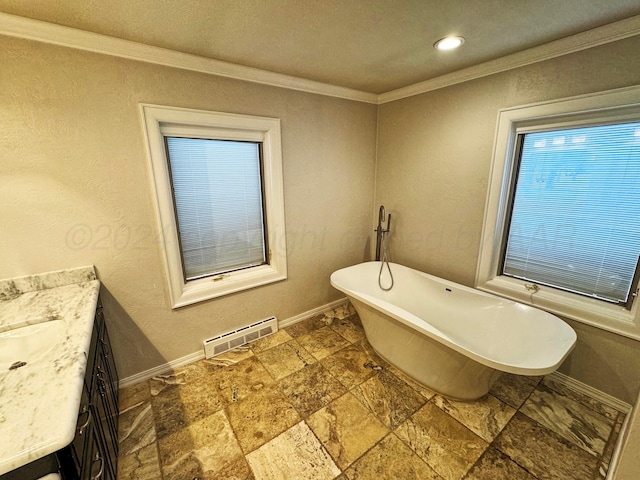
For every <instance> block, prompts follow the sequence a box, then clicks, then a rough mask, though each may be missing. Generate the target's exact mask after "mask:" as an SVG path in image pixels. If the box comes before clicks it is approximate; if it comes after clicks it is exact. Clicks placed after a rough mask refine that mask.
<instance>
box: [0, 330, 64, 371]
mask: <svg viewBox="0 0 640 480" xmlns="http://www.w3.org/2000/svg"><path fill="white" fill-rule="evenodd" d="M64 333H65V324H64V321H62V320H51V321H48V322H42V323H37V324H35V325H27V326H26V327H20V328H14V329H13V330H8V331H6V332H2V333H0V374H3V373H6V372H7V371H9V370H17V369H19V368H21V367H23V366H25V365H29V364H30V363H34V362H37V361H38V360H40V359H42V358H46V357H47V354H48V353H49V352H50V350H52V349H53V348H54V347H56V346H57V345H58V344H59V343H60V340H62V336H63V335H64Z"/></svg>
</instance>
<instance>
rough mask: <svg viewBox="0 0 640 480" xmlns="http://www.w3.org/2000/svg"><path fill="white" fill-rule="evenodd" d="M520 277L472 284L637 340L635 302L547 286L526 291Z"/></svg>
mask: <svg viewBox="0 0 640 480" xmlns="http://www.w3.org/2000/svg"><path fill="white" fill-rule="evenodd" d="M525 283H527V282H523V281H521V280H516V279H512V278H509V277H495V278H493V279H490V280H488V281H487V282H485V283H483V284H480V285H478V286H477V287H476V288H478V290H482V291H484V292H488V293H493V294H495V295H499V296H501V297H505V298H508V299H510V300H514V301H516V302H520V303H524V304H526V305H531V306H532V307H536V308H540V309H542V310H546V311H548V312H549V313H552V314H554V315H557V316H560V317H564V318H568V319H570V320H575V321H577V322H580V323H584V324H587V325H591V326H593V327H596V328H600V329H602V330H606V331H609V332H612V333H616V334H618V335H622V336H625V337H629V338H632V339H634V340H640V326H639V325H638V321H637V319H636V317H637V312H638V306H637V305H635V306H634V307H633V309H632V310H627V309H625V308H624V307H621V306H618V305H609V304H606V303H604V302H602V301H601V300H596V299H591V298H587V297H582V296H578V295H573V294H571V293H567V292H562V291H560V290H556V289H553V288H550V287H545V286H544V285H543V286H540V289H539V290H538V291H537V292H532V291H528V290H527V289H526V288H525Z"/></svg>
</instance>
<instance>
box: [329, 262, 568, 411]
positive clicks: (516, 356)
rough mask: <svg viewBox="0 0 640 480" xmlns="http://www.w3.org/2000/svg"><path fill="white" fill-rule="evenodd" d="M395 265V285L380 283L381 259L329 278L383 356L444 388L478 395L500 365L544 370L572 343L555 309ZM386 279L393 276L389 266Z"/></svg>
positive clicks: (455, 394)
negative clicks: (540, 307) (349, 302)
mask: <svg viewBox="0 0 640 480" xmlns="http://www.w3.org/2000/svg"><path fill="white" fill-rule="evenodd" d="M390 267H391V271H392V272H393V278H394V280H395V284H394V286H393V288H392V289H391V290H390V291H383V290H382V289H381V288H380V287H379V286H378V272H379V271H380V262H368V263H361V264H358V265H354V266H352V267H347V268H343V269H341V270H338V271H336V272H334V273H333V274H332V275H331V285H333V286H334V287H335V288H337V289H338V290H341V291H342V292H344V293H345V294H346V295H347V296H348V297H349V300H350V301H351V303H352V304H353V306H354V307H355V309H356V311H357V312H358V315H359V316H360V320H361V321H362V325H363V327H364V330H365V333H366V336H367V340H368V341H369V343H370V344H371V346H372V347H373V348H374V349H375V350H376V351H377V352H378V353H379V354H380V355H381V356H382V357H383V358H384V359H386V360H387V361H388V362H390V363H391V364H393V365H395V366H396V367H398V368H399V369H401V370H402V371H404V372H405V373H406V374H408V375H409V376H411V377H413V378H414V379H416V380H418V381H419V382H421V383H423V384H424V385H425V386H427V387H429V388H431V389H433V390H435V391H437V392H439V393H442V394H443V395H446V396H449V397H451V398H456V399H461V400H473V399H476V398H480V397H481V396H483V395H485V394H486V393H487V392H488V391H489V389H490V388H491V385H492V384H493V382H494V381H495V380H496V379H497V378H498V377H499V376H500V374H501V372H510V373H515V374H520V375H546V374H548V373H551V372H553V371H555V370H556V369H557V368H558V367H559V366H560V364H561V363H562V362H563V360H564V359H565V358H566V357H567V355H568V354H569V352H571V350H572V349H573V347H574V345H575V342H576V333H575V332H574V331H573V329H572V328H571V327H570V326H569V325H567V324H566V323H565V322H563V321H562V320H560V319H559V318H558V317H555V316H554V315H551V314H550V313H547V312H544V311H542V310H539V309H537V308H534V307H530V306H528V305H523V304H520V303H516V302H512V301H510V300H505V299H502V298H500V297H497V296H495V295H491V294H488V293H484V292H481V291H479V290H475V289H473V288H469V287H465V286H463V285H459V284H457V283H453V282H449V281H446V280H443V279H441V278H438V277H434V276H432V275H429V274H426V273H423V272H419V271H417V270H413V269H410V268H407V267H404V266H402V265H398V264H394V263H391V264H390ZM382 281H383V286H385V287H386V286H388V285H389V283H390V279H389V274H388V271H387V268H386V266H385V268H384V270H383V274H382Z"/></svg>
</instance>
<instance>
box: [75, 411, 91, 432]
mask: <svg viewBox="0 0 640 480" xmlns="http://www.w3.org/2000/svg"><path fill="white" fill-rule="evenodd" d="M85 413H86V414H87V421H86V422H84V424H83V425H81V426H80V428H78V429H77V430H78V435H83V434H84V429H85V428H87V427H88V426H89V424H90V423H91V408H89V406H88V405H87V407H86V408H85V409H84V410H83V411H82V412H80V414H79V415H78V418H79V417H80V415H84V414H85Z"/></svg>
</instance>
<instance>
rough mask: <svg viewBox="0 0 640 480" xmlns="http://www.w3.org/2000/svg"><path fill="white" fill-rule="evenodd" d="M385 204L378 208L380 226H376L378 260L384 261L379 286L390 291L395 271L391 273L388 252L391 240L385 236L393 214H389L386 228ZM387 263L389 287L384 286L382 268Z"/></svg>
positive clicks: (379, 276)
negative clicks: (384, 225)
mask: <svg viewBox="0 0 640 480" xmlns="http://www.w3.org/2000/svg"><path fill="white" fill-rule="evenodd" d="M385 213H386V212H385V211H384V205H380V210H378V228H376V230H375V231H376V261H377V262H380V261H381V262H382V263H381V264H380V272H379V274H378V286H379V287H380V288H381V289H382V290H384V291H389V290H391V289H392V288H393V283H394V282H393V273H391V266H390V265H389V257H388V252H387V244H388V242H389V239H388V237H386V236H385V234H386V233H389V230H390V229H391V214H389V215H388V216H387V222H386V223H387V228H386V229H385V228H384V227H383V226H382V224H383V223H385V221H384V217H385ZM385 264H386V265H387V270H389V278H390V280H391V283H390V285H389V286H388V287H384V286H382V270H383V269H384V266H385Z"/></svg>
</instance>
